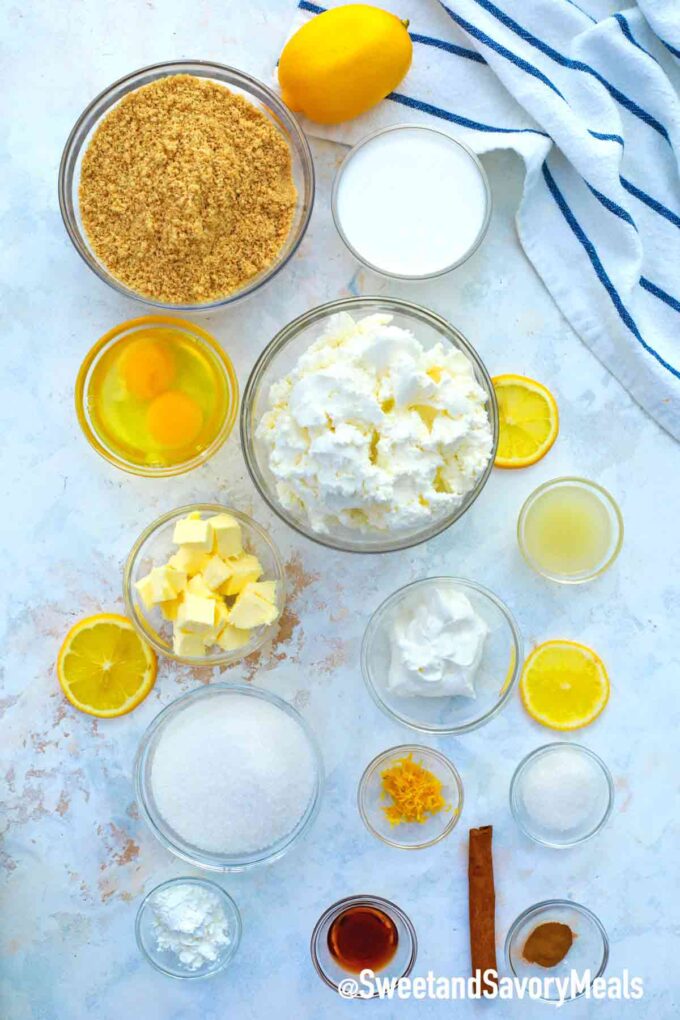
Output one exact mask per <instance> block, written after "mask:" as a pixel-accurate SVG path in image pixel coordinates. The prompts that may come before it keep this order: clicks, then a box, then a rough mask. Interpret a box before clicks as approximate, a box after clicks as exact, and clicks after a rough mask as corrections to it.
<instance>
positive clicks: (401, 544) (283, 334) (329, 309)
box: [240, 295, 499, 555]
mask: <svg viewBox="0 0 680 1020" xmlns="http://www.w3.org/2000/svg"><path fill="white" fill-rule="evenodd" d="M376 304H378V305H381V306H383V307H384V308H385V309H386V310H387V311H393V312H396V313H399V312H401V313H403V314H405V315H411V316H413V317H415V318H417V319H420V320H421V321H422V322H425V323H426V324H427V325H428V326H430V327H432V328H433V329H436V330H437V331H438V332H439V334H440V336H441V339H442V340H445V341H447V342H448V343H450V344H451V346H452V347H453V348H455V349H457V350H462V351H463V353H464V354H465V355H466V356H467V357H468V358H469V360H470V361H471V362H472V365H473V367H474V369H475V372H476V373H477V379H478V381H479V380H480V378H481V380H482V385H483V387H484V389H485V391H486V395H487V410H488V415H489V424H490V426H491V428H492V431H493V447H492V450H491V453H490V454H489V462H488V464H487V465H486V467H485V469H484V471H483V472H482V473H481V474H480V476H479V478H478V479H477V481H476V483H475V486H474V488H473V489H471V491H470V492H469V493H468V494H467V496H466V497H465V499H464V500H463V502H462V503H461V505H460V506H459V507H457V508H456V510H455V511H453V512H452V513H451V514H448V515H445V516H444V517H441V518H437V519H436V520H435V521H433V522H432V524H431V525H429V526H428V528H427V529H424V530H423V531H422V532H416V533H411V534H409V535H407V536H405V537H404V538H392V539H388V538H386V539H385V540H384V542H380V543H378V544H376V545H374V546H370V547H366V546H363V545H361V544H358V543H355V542H351V541H347V540H345V539H336V538H333V537H331V536H328V535H323V534H321V533H320V532H315V531H313V530H312V529H311V527H306V526H304V525H303V523H302V522H301V521H299V520H297V518H295V517H293V516H292V515H291V514H289V513H288V512H287V511H286V510H285V509H284V508H283V507H282V506H281V505H280V504H279V502H278V500H276V499H275V497H274V496H273V495H272V494H270V492H269V487H268V485H267V483H266V481H265V479H264V477H263V475H262V472H261V471H260V468H259V465H258V463H257V457H256V456H255V454H254V444H255V429H256V423H255V422H254V421H253V404H254V399H255V394H256V392H257V389H258V387H259V385H260V382H261V379H262V377H263V376H264V374H265V372H266V371H267V369H268V368H269V366H270V364H271V363H272V361H273V360H274V358H275V357H276V356H277V354H279V352H280V351H281V350H282V349H283V348H284V347H285V346H286V345H287V344H288V343H289V342H290V341H291V340H294V339H295V337H296V336H297V335H298V334H299V333H300V332H301V331H302V330H304V329H306V328H307V327H308V326H311V325H314V323H316V322H319V321H320V320H322V319H325V318H326V317H328V316H330V315H333V314H335V313H337V312H349V313H350V314H351V313H352V311H356V310H357V309H360V308H361V307H362V306H365V305H376ZM240 431H241V446H242V449H243V456H244V459H245V462H246V467H247V469H248V473H249V475H250V477H251V479H252V481H253V484H254V485H255V488H256V489H257V491H258V492H259V494H260V496H261V497H262V499H263V500H264V501H265V503H266V504H267V506H268V507H269V508H270V509H271V510H272V511H273V513H275V514H276V516H277V517H278V518H279V519H280V520H282V521H284V523H285V524H287V525H288V526H289V527H290V528H292V529H293V531H296V532H297V533H298V534H299V535H302V536H303V537H304V538H308V539H309V540H310V541H312V542H316V543H317V544H318V545H322V546H325V548H327V549H335V550H337V551H338V552H351V553H358V554H362V555H366V554H369V555H374V554H381V553H390V552H399V551H401V550H403V549H410V548H412V547H413V546H416V545H422V543H423V542H428V541H429V540H430V539H431V538H435V537H436V536H437V535H440V534H441V533H442V532H443V531H446V530H447V528H449V527H451V525H452V524H454V523H455V522H456V521H457V520H458V519H459V518H460V517H462V516H463V514H464V513H466V511H467V510H469V509H470V507H471V506H472V505H473V503H474V502H475V501H476V499H477V497H478V496H479V494H480V493H481V492H482V490H483V489H484V486H485V485H486V483H487V481H488V480H489V477H490V475H491V471H492V470H493V465H494V460H495V459H496V452H497V450H498V437H499V425H498V404H497V401H496V393H495V390H494V388H493V383H492V382H491V377H490V375H489V373H488V371H487V369H486V366H485V365H484V363H483V361H482V359H481V358H480V356H479V354H478V353H477V351H476V350H475V349H474V347H473V346H472V344H471V343H470V341H469V340H467V339H466V338H465V337H464V336H463V334H462V333H461V332H460V331H459V330H458V329H457V328H456V327H455V326H454V325H453V324H452V323H450V322H448V320H447V319H444V318H443V317H442V316H441V315H438V314H437V313H436V312H433V311H431V310H430V309H429V308H425V307H424V306H423V305H418V304H414V303H413V302H412V301H405V300H404V299H402V298H392V297H380V295H362V296H361V297H349V298H339V299H338V300H335V301H328V302H326V303H325V304H323V305H317V306H316V307H315V308H311V309H310V310H309V311H307V312H304V313H303V314H302V315H299V316H298V317H297V318H296V319H293V321H292V322H289V323H288V325H287V326H284V327H283V329H281V330H279V332H278V333H277V334H276V336H275V337H274V338H273V339H272V340H271V341H270V342H269V343H268V344H267V346H266V347H265V349H264V350H263V351H262V353H261V354H260V356H259V357H258V359H257V361H256V362H255V364H254V366H253V368H252V370H251V373H250V376H249V377H248V381H247V382H246V385H245V389H244V391H243V399H242V401H241V416H240Z"/></svg>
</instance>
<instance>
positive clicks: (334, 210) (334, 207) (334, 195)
mask: <svg viewBox="0 0 680 1020" xmlns="http://www.w3.org/2000/svg"><path fill="white" fill-rule="evenodd" d="M414 129H415V130H418V131H427V132H429V133H430V134H433V135H441V136H442V137H443V138H446V140H447V141H449V142H451V143H452V144H453V145H457V146H458V147H459V148H460V149H463V151H464V152H466V153H467V155H468V156H469V157H470V158H471V159H472V161H473V163H474V164H475V165H476V167H477V170H478V171H479V175H480V178H481V180H482V184H483V186H484V195H485V209H484V220H483V222H482V225H481V227H480V229H479V233H478V234H477V236H476V238H475V240H474V242H473V244H472V246H471V247H470V248H469V249H468V250H467V252H465V254H464V255H461V257H460V258H459V259H457V260H456V261H455V262H452V263H451V264H450V265H447V266H445V267H444V268H443V269H437V270H436V271H435V272H432V273H421V274H419V275H417V276H414V275H407V274H405V273H394V272H390V271H389V270H387V269H382V268H381V267H380V266H376V265H375V264H374V263H372V262H369V261H368V259H367V258H366V257H365V256H363V255H362V254H361V253H360V252H359V251H358V250H357V249H356V248H355V247H354V246H353V245H352V244H351V242H350V241H349V239H348V237H347V235H346V234H345V231H344V230H343V228H342V224H341V221H340V214H339V212H338V192H339V190H340V184H341V181H342V177H343V174H344V172H345V170H346V169H347V167H348V165H349V163H350V160H352V159H353V158H354V157H355V156H356V154H357V152H358V151H359V150H360V149H362V148H363V147H364V146H365V145H367V144H368V143H369V142H372V141H373V140H374V139H375V138H378V137H379V136H380V135H385V134H388V133H390V132H392V131H404V130H407V131H411V130H414ZM492 206H493V200H492V196H491V187H490V185H489V178H488V177H487V175H486V170H485V169H484V167H483V165H482V162H481V160H480V159H479V157H478V156H477V153H476V152H473V150H472V149H471V148H470V147H469V145H466V144H465V142H461V141H460V139H459V138H454V137H453V136H452V135H449V134H447V133H446V132H445V131H439V130H438V129H437V128H433V127H429V126H428V125H426V124H412V123H405V124H392V125H391V126H389V127H384V128H379V129H378V130H377V131H372V132H371V133H370V134H368V135H366V136H365V137H364V138H361V139H360V140H359V141H358V142H357V143H356V145H354V146H353V147H352V148H351V149H350V151H349V152H348V153H347V155H346V156H345V158H344V159H343V161H342V163H341V164H340V166H339V167H338V169H337V170H336V173H335V178H334V180H333V190H332V192H331V214H332V216H333V222H334V224H335V229H336V230H337V232H338V234H339V235H340V237H341V239H342V241H343V242H344V244H345V247H346V248H347V249H348V250H349V251H350V252H351V254H352V255H353V256H354V258H355V259H357V261H358V262H360V263H361V264H362V265H364V266H366V268H367V269H370V270H372V272H374V273H378V274H379V275H380V276H385V277H387V278H388V279H391V280H413V281H418V280H435V279H437V277H439V276H445V275H446V274H447V273H450V272H451V271H452V270H454V269H457V268H458V267H459V266H462V265H463V263H464V262H467V260H468V259H469V258H470V257H471V256H472V255H474V253H475V252H476V251H477V249H478V248H479V246H480V245H481V243H482V241H483V240H484V237H485V236H486V232H487V230H488V229H489V222H490V221H491V210H492Z"/></svg>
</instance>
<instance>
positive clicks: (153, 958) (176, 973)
mask: <svg viewBox="0 0 680 1020" xmlns="http://www.w3.org/2000/svg"><path fill="white" fill-rule="evenodd" d="M187 885H189V886H198V887H199V888H201V889H205V890H206V891H207V892H209V893H212V894H213V895H214V896H216V897H217V898H218V900H219V902H220V905H221V907H222V910H223V911H224V916H225V919H226V922H227V934H228V936H229V943H228V944H227V945H225V946H223V947H222V948H221V949H220V951H219V953H218V956H217V957H216V959H214V960H206V961H205V963H204V964H203V965H202V966H201V967H197V968H196V969H194V970H191V969H190V968H189V967H187V966H185V965H184V964H183V963H181V961H180V959H179V957H178V956H177V954H175V953H172V952H170V951H169V950H167V949H159V948H158V946H157V945H156V937H155V933H154V912H153V904H154V900H155V899H156V897H157V895H158V893H160V892H163V891H164V890H165V889H171V888H173V887H175V886H187ZM135 937H136V939H137V945H138V946H139V949H140V951H141V953H142V955H143V956H145V957H146V959H147V960H148V961H149V963H150V964H151V966H152V967H155V968H156V970H159V971H160V972H161V974H167V976H168V977H173V978H181V979H183V980H187V981H191V980H197V979H200V978H207V977H212V976H213V975H214V974H218V973H219V972H220V971H221V970H224V968H225V967H226V966H227V964H228V963H230V962H231V961H232V960H233V958H234V956H235V955H236V951H237V950H238V947H239V944H240V942H241V915H240V913H239V910H238V907H237V906H236V904H235V903H234V901H233V900H232V898H231V896H230V895H229V893H227V892H225V890H224V889H223V888H222V887H221V886H219V885H217V883H216V882H210V881H208V879H206V878H172V879H170V881H169V882H162V883H161V885H157V886H156V887H155V889H152V890H151V892H150V893H147V895H146V896H145V897H144V899H143V900H142V902H141V904H140V907H139V910H138V911H137V918H136V920H135Z"/></svg>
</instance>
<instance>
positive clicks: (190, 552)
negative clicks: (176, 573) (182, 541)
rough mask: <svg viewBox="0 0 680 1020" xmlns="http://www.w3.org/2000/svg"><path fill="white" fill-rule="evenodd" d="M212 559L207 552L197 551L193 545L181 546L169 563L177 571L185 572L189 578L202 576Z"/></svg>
mask: <svg viewBox="0 0 680 1020" xmlns="http://www.w3.org/2000/svg"><path fill="white" fill-rule="evenodd" d="M209 559H210V556H209V555H208V553H206V552H202V551H201V550H200V549H195V548H194V547H193V546H191V545H181V546H180V547H179V549H178V550H177V552H176V553H173V554H172V556H171V557H170V559H169V560H168V563H169V564H170V566H171V567H176V568H177V570H183V571H184V572H185V574H188V576H189V577H193V576H194V574H200V572H201V571H202V570H203V568H204V566H205V565H206V563H207V562H208V560H209Z"/></svg>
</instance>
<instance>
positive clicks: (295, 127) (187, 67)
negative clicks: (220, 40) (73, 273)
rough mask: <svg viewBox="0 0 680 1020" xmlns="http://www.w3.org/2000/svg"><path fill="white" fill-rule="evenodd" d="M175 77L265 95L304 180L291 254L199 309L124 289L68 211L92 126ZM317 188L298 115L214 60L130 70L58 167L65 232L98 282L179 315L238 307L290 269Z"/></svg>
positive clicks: (85, 120) (95, 103) (88, 112)
mask: <svg viewBox="0 0 680 1020" xmlns="http://www.w3.org/2000/svg"><path fill="white" fill-rule="evenodd" d="M173 74H194V75H197V76H199V77H203V78H213V79H214V80H216V81H220V82H222V83H224V84H231V85H234V86H235V87H236V88H242V89H243V90H244V91H246V92H251V93H252V92H254V94H255V95H257V93H258V92H259V91H262V93H263V94H264V95H265V96H266V105H267V106H269V108H270V112H271V113H272V114H273V115H274V116H275V118H276V119H277V120H278V121H279V122H280V123H281V124H283V125H285V128H286V130H287V131H289V132H290V134H291V135H292V136H293V138H294V139H295V144H296V145H297V146H298V147H299V157H300V163H301V165H302V176H303V178H304V194H302V195H300V196H299V201H300V203H301V208H302V216H301V220H300V223H299V225H298V228H297V232H296V236H295V238H294V240H293V243H292V244H291V248H290V251H289V252H288V253H287V254H286V256H285V257H284V258H282V259H277V260H276V261H275V262H273V263H272V265H271V266H270V267H269V268H268V269H267V270H266V271H265V272H264V274H263V275H262V276H261V277H260V278H259V279H257V278H256V279H255V280H254V281H253V282H252V283H251V284H250V285H247V286H245V287H243V288H241V289H240V290H238V291H236V292H235V293H232V294H227V295H226V296H224V297H221V298H217V299H215V300H212V301H206V302H203V303H199V304H169V303H167V302H163V301H157V300H155V299H154V298H150V297H144V296H143V295H141V294H138V293H137V292H136V291H134V290H131V289H130V288H128V287H126V286H125V284H123V283H121V282H120V281H119V280H117V279H116V278H115V277H114V276H113V275H112V274H111V273H109V272H108V271H107V270H106V269H105V268H104V267H103V266H102V265H100V263H99V262H98V261H97V260H96V259H95V258H94V257H93V255H92V253H91V252H90V250H89V248H88V246H87V244H86V243H85V240H84V238H83V236H82V234H81V230H80V227H79V225H78V223H77V220H76V218H75V216H74V215H73V214H72V211H71V208H70V206H71V202H72V194H73V175H74V170H75V165H76V161H77V159H78V155H79V153H80V150H81V148H82V145H83V143H84V141H85V139H86V137H87V134H88V133H89V131H90V130H91V128H92V127H94V125H95V124H96V123H97V121H98V120H99V119H100V118H101V117H102V116H104V114H105V113H106V112H107V111H108V110H109V109H110V108H111V107H112V106H113V105H114V103H115V102H117V101H118V99H119V98H120V96H122V95H125V94H127V93H129V92H132V91H134V88H135V86H136V87H141V86H142V85H144V84H148V83H149V82H150V81H155V80H157V79H158V78H162V77H168V76H170V75H173ZM118 93H120V96H119V95H117V94H118ZM315 187H316V185H315V175H314V160H313V158H312V152H311V149H310V146H309V142H308V141H307V138H306V136H305V134H304V132H303V130H302V128H301V127H300V125H299V123H298V121H297V118H296V117H295V114H294V113H293V112H292V111H291V110H289V109H288V107H287V106H286V105H285V104H284V103H283V101H282V100H281V99H280V98H279V97H278V96H277V95H276V93H275V92H274V91H273V90H272V89H270V88H269V87H268V86H267V85H265V84H264V82H261V81H260V80H259V79H258V78H255V77H254V76H253V75H250V74H247V73H246V72H245V71H241V70H239V69H238V68H236V67H231V66H229V65H228V64H219V63H216V62H215V61H212V60H166V61H161V62H159V63H157V64H148V65H146V66H145V67H140V68H139V69H138V70H136V71H131V72H130V73H128V74H126V75H123V77H122V78H118V79H116V81H114V82H113V83H112V84H111V85H109V86H107V88H105V89H103V90H102V91H101V92H99V93H98V95H96V96H95V98H94V99H93V100H92V101H91V102H90V103H88V105H87V106H86V107H85V109H84V110H83V112H82V113H81V115H80V116H79V117H78V119H77V120H76V122H75V124H74V125H73V128H72V129H71V132H70V134H69V136H68V138H67V140H66V144H65V146H64V151H63V153H62V157H61V162H60V164H59V179H58V193H59V208H60V211H61V217H62V220H63V222H64V227H65V228H66V232H67V233H68V236H69V237H70V239H71V242H72V244H73V246H74V248H75V249H76V251H77V252H78V254H79V255H80V257H81V258H82V259H83V261H84V262H85V264H86V265H87V266H89V268H90V269H91V270H92V271H93V272H94V273H96V275H97V276H98V277H99V279H100V280H103V282H104V283H106V284H108V285H109V286H110V287H112V288H113V289H114V290H116V291H117V292H118V293H119V294H122V295H123V296H124V297H127V298H130V299H132V300H133V301H138V302H141V303H142V304H146V305H151V306H153V307H155V308H159V309H166V310H168V311H177V312H201V311H206V312H207V311H211V310H212V309H216V308H222V307H224V306H225V305H229V304H234V303H235V302H236V301H240V300H241V299H242V298H245V297H247V296H248V295H249V294H253V293H255V291H257V290H259V289H260V287H262V286H264V284H266V283H268V282H269V280H271V279H272V278H273V277H274V276H275V275H276V274H277V273H278V272H279V271H280V270H281V269H283V267H284V266H285V265H287V263H288V262H289V261H290V260H291V258H292V257H293V255H295V253H296V251H297V250H298V248H299V246H300V243H301V242H302V239H303V237H304V235H305V233H306V231H307V227H308V226H309V220H310V217H311V215H312V209H313V207H314V194H315Z"/></svg>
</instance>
